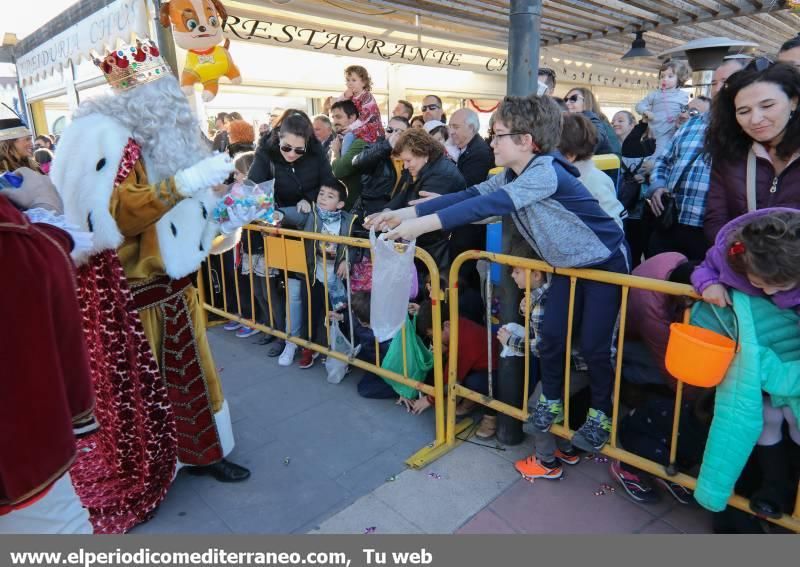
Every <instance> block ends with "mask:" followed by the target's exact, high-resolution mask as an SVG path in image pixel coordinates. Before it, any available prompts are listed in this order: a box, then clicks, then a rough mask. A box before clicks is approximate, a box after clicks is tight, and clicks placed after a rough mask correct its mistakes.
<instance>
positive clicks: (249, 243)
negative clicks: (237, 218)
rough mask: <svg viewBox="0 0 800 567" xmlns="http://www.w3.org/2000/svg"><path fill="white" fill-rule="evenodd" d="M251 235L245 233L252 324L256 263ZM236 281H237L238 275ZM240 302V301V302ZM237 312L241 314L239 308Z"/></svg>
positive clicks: (254, 302) (254, 304)
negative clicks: (248, 260) (248, 264)
mask: <svg viewBox="0 0 800 567" xmlns="http://www.w3.org/2000/svg"><path fill="white" fill-rule="evenodd" d="M250 236H251V234H250V231H249V230H248V231H247V254H248V255H249V256H250V270H249V272H250V318H251V319H252V320H253V323H255V322H256V297H255V295H256V288H255V286H254V285H253V273H254V272H255V271H256V262H255V259H254V258H253V241H252V239H251V238H250ZM236 281H237V282H238V281H239V278H238V274H237V278H236ZM236 297H237V298H238V297H239V284H238V283H237V284H236ZM240 301H241V300H240ZM239 312H240V313H241V307H240V308H239Z"/></svg>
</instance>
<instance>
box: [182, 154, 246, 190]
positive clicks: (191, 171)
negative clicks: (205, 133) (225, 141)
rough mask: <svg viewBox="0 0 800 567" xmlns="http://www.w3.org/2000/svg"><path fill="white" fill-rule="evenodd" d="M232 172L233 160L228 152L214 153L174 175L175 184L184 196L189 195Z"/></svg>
mask: <svg viewBox="0 0 800 567" xmlns="http://www.w3.org/2000/svg"><path fill="white" fill-rule="evenodd" d="M232 172H233V160H232V159H231V157H230V156H229V155H228V154H219V153H218V154H215V155H213V156H211V157H207V158H205V159H203V160H201V161H199V162H197V163H196V164H194V165H193V166H191V167H187V168H186V169H182V170H180V171H179V172H178V173H177V174H176V175H175V186H176V187H177V188H178V192H179V193H180V194H181V195H183V196H184V197H191V196H192V195H194V194H195V193H197V192H198V191H200V190H202V189H208V188H209V187H213V186H214V185H219V184H220V183H222V182H223V181H225V180H226V179H227V178H228V176H229V175H230V174H231V173H232Z"/></svg>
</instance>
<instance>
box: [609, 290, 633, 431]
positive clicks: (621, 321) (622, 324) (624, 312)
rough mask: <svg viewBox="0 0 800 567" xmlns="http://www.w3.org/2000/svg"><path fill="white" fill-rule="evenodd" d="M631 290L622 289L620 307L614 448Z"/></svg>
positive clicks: (612, 425) (613, 423)
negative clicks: (626, 318)
mask: <svg viewBox="0 0 800 567" xmlns="http://www.w3.org/2000/svg"><path fill="white" fill-rule="evenodd" d="M629 291H630V288H629V287H628V286H625V287H623V288H622V302H621V303H620V306H619V333H618V336H617V363H616V371H615V373H614V405H613V406H611V416H612V417H611V439H610V441H609V442H610V443H611V446H612V447H616V446H617V420H618V418H619V389H620V386H621V384H622V356H623V355H624V352H625V317H626V315H627V314H628V292H629Z"/></svg>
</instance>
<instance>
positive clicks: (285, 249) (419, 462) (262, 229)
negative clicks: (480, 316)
mask: <svg viewBox="0 0 800 567" xmlns="http://www.w3.org/2000/svg"><path fill="white" fill-rule="evenodd" d="M245 233H246V236H244V237H243V238H242V245H243V246H244V249H245V251H246V252H247V253H248V256H249V259H250V270H249V272H250V274H249V278H250V297H249V298H246V299H249V301H250V307H251V309H250V314H251V316H250V318H249V319H247V318H243V317H242V316H241V315H240V314H241V313H242V309H241V307H242V297H241V294H240V290H239V279H238V277H234V278H233V281H234V285H235V287H236V306H235V309H236V312H233V311H232V309H233V308H234V306H230V305H228V299H227V293H226V291H227V290H226V286H227V284H226V281H225V280H226V278H225V267H224V263H223V262H220V266H221V270H220V272H221V273H220V275H219V279H220V280H221V288H222V305H218V304H217V303H218V302H216V301H215V299H214V294H213V293H211V294H210V295H209V297H210V298H211V303H208V302H207V301H205V295H204V292H203V290H204V289H205V288H208V287H209V284H210V283H211V282H212V280H213V277H212V270H211V264H210V262H209V263H207V264H206V267H207V269H206V270H205V273H198V287H199V288H200V297H201V298H203V301H204V306H205V309H206V311H207V312H208V313H213V314H215V315H218V316H220V317H223V318H225V319H228V320H230V321H237V322H239V323H241V324H243V325H245V326H247V327H251V328H254V329H258V330H259V331H262V332H264V333H267V334H270V335H273V336H275V337H278V338H279V339H283V340H285V341H289V342H292V343H294V344H296V345H298V346H300V347H304V348H308V349H311V350H313V351H315V352H318V353H321V354H323V355H325V356H327V357H333V358H335V359H337V360H340V361H342V362H346V363H348V364H350V365H352V366H355V367H357V368H361V369H363V370H368V371H369V372H372V373H374V374H376V375H378V376H381V377H383V378H388V379H391V380H394V381H395V382H399V383H401V384H404V385H406V386H410V387H412V388H414V389H416V390H418V391H420V392H422V393H424V394H427V395H429V396H432V397H433V398H434V413H435V422H436V438H435V439H434V441H433V442H432V443H430V444H428V445H427V446H425V447H423V448H422V449H421V450H419V451H418V452H417V453H415V454H414V455H412V456H411V457H409V458H408V459H407V460H406V464H408V466H410V467H413V468H422V467H424V466H425V465H426V464H428V463H429V462H431V461H433V460H435V459H437V458H438V457H439V456H441V455H442V454H444V453H446V452H447V451H449V450H450V448H451V447H450V446H448V445H447V443H446V439H445V420H444V411H445V406H446V400H445V398H444V377H443V370H442V369H443V367H442V313H441V302H439V301H437V302H435V303H434V305H433V372H434V384H433V386H430V385H428V384H425V383H424V381H422V382H418V381H416V380H412V379H410V378H409V377H408V371H407V369H408V363H407V359H406V347H405V327H403V329H402V330H401V332H402V333H403V335H402V338H403V374H402V375H401V374H398V373H396V372H391V371H389V370H386V369H384V368H381V364H380V350H379V348H378V345H377V340H376V345H375V346H376V360H375V363H374V364H373V363H371V362H364V361H362V360H359V359H356V358H353V357H352V356H351V357H348V356H347V355H346V354H343V353H340V352H336V351H334V350H331V349H330V348H329V347H328V346H327V345H320V344H316V343H313V342H311V341H310V340H306V339H303V338H301V337H297V336H292V335H291V334H289V333H287V332H286V331H285V330H284V329H277V328H275V321H274V318H273V298H272V294H271V292H270V286H269V280H268V278H269V269H270V268H272V269H277V270H279V271H281V272H282V273H283V279H284V283H286V320H287V321H289V320H291V311H290V302H289V293H288V277H289V272H294V273H298V274H300V275H302V276H304V277H305V284H306V297H307V298H308V305H309V306H310V305H311V285H312V282H313V281H314V274H309V273H308V263H307V262H306V241H309V240H310V241H314V242H326V243H333V244H337V245H343V246H348V247H358V248H366V249H370V244H369V241H367V240H364V239H360V238H347V237H343V236H336V235H327V234H319V233H310V232H301V231H297V230H288V229H283V228H275V227H269V226H257V225H248V226H246V227H245ZM253 238H262V239H263V242H264V266H265V270H264V272H265V275H264V276H258V275H255V273H254V271H255V270H254V266H253V264H254V261H253V255H252V254H251V253H250V251H251V250H252V241H253ZM415 256H416V258H417V259H418V260H419V261H420V262H422V263H423V264H424V265H425V267H426V268H427V269H428V270H429V271H430V273H431V296H432V297H443V294H442V290H441V288H440V285H439V282H440V277H439V269H438V266H437V265H436V262H435V261H434V260H433V258H432V257H431V256H430V254H428V253H427V252H425V251H424V250H422V249H421V248H417V249H416V250H415ZM323 262H324V263H326V262H327V258H326V257H325V255H323ZM324 267H325V268H327V266H324ZM325 272H327V270H326V271H325ZM262 277H263V278H265V279H267V281H266V282H265V283H266V284H267V285H266V287H267V303H268V306H269V314H268V317H269V325H266V324H262V323H259V322H258V321H256V319H255V317H256V308H255V295H254V283H255V280H256V278H262ZM206 278H207V279H208V282H204V281H203V280H204V279H206ZM324 285H325V308H326V309H325V313H326V317H325V326H326V330H327V331H328V333H326V334H327V336H328V343H330V334H329V332H330V331H329V329H328V325H329V322H328V318H327V313H328V311H329V305H328V282H327V281H326V282H324ZM308 311H309V313H308V329H309V332H308V334H309V336H312V335H311V329H312V321H311V313H310V309H309V310H308ZM353 346H355V345H353Z"/></svg>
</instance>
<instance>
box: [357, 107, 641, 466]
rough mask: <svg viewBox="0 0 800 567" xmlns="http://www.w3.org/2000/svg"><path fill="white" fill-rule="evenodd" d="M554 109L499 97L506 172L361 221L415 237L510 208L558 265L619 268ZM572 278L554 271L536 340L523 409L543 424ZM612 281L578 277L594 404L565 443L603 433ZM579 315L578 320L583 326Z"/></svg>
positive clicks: (612, 234) (545, 427)
mask: <svg viewBox="0 0 800 567" xmlns="http://www.w3.org/2000/svg"><path fill="white" fill-rule="evenodd" d="M560 137H561V110H560V109H559V108H558V106H557V105H556V104H555V102H553V101H552V100H551V99H550V98H549V97H547V96H544V97H539V96H529V97H512V96H508V97H505V99H504V100H503V102H502V103H501V104H500V106H499V107H498V110H497V112H496V114H495V122H494V137H493V141H492V148H493V149H494V155H495V162H496V163H497V165H498V166H502V167H505V168H506V169H505V171H504V172H503V173H500V174H498V175H496V176H494V177H492V178H490V179H489V180H487V181H485V182H483V183H480V184H478V185H474V186H472V187H470V188H468V189H466V190H464V191H461V192H458V193H452V194H449V195H444V196H441V197H438V196H437V197H433V196H429V198H427V199H421V200H420V201H418V202H416V203H412V205H413V206H411V207H408V208H405V209H401V210H398V211H391V212H386V213H380V214H378V215H373V216H372V217H370V218H369V219H367V224H368V225H369V226H375V227H376V228H377V229H379V230H389V231H390V232H389V234H388V237H389V238H394V239H398V238H402V239H407V240H414V239H415V238H416V237H417V236H419V235H420V234H425V233H427V232H431V231H434V230H440V229H444V230H450V229H452V228H455V227H457V226H462V225H465V224H468V223H472V222H475V221H479V220H483V219H485V218H488V217H491V216H494V215H511V219H512V221H513V222H514V224H515V225H516V227H517V229H518V231H519V233H520V234H521V235H522V236H523V237H524V238H525V240H526V241H527V242H528V244H530V245H531V247H532V248H533V250H534V251H535V252H536V253H537V254H538V255H539V256H540V257H541V258H542V259H543V260H544V261H546V262H547V263H549V264H550V265H552V266H554V267H556V268H593V269H596V270H607V271H610V272H617V273H622V274H627V273H628V270H629V261H628V254H627V247H626V244H625V237H624V234H623V232H622V229H621V228H620V227H619V225H618V224H617V223H616V221H615V220H614V219H613V218H611V217H610V216H609V215H608V214H606V212H605V211H604V210H603V209H602V208H601V207H600V204H599V203H598V202H597V200H596V199H595V198H594V197H592V195H591V193H589V190H588V189H586V187H584V186H583V185H582V184H581V182H580V181H579V180H578V175H579V173H578V171H577V169H575V168H574V167H573V166H572V164H570V162H569V161H567V160H566V159H565V158H564V156H562V155H561V154H560V153H558V151H556V147H557V146H558V143H559V139H560ZM569 289H570V280H569V278H568V277H565V276H561V275H556V274H554V276H553V278H552V281H551V284H550V290H549V292H548V306H547V310H546V313H545V316H544V321H543V324H542V337H541V342H540V345H539V349H540V362H541V365H542V366H541V377H542V395H541V396H540V398H539V400H538V403H537V405H536V409H535V410H534V412H533V414H532V415H531V417H530V421H531V423H532V425H533V427H534V428H535V429H537V430H539V431H542V432H547V431H549V430H550V427H551V426H552V425H553V424H554V423H559V422H561V421H563V419H564V404H563V385H564V359H565V352H566V342H567V340H566V337H567V317H568V306H569ZM620 300H621V290H620V288H618V287H616V286H613V285H608V284H601V283H596V282H592V281H583V280H582V281H579V282H578V284H577V287H576V292H575V323H576V325H575V329H576V332H577V334H578V335H577V338H578V344H579V348H580V352H581V354H582V355H583V357H584V359H585V360H586V363H587V364H588V366H589V378H590V383H591V393H592V403H591V405H592V407H591V408H590V410H589V414H588V416H587V419H586V422H585V423H584V424H583V425H582V426H581V428H580V429H578V431H577V432H576V433H575V437H574V438H573V444H574V445H575V446H576V447H578V448H580V449H583V450H586V451H597V450H599V449H601V448H602V447H603V446H604V445H605V444H606V442H607V441H608V438H609V435H610V432H611V420H610V416H611V403H612V402H611V396H612V391H613V384H614V366H613V360H612V358H613V356H612V348H611V344H612V338H613V336H614V329H615V326H616V323H617V318H618V315H619V306H620ZM581 323H583V324H581Z"/></svg>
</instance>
